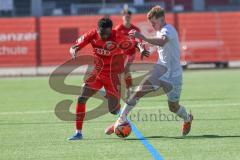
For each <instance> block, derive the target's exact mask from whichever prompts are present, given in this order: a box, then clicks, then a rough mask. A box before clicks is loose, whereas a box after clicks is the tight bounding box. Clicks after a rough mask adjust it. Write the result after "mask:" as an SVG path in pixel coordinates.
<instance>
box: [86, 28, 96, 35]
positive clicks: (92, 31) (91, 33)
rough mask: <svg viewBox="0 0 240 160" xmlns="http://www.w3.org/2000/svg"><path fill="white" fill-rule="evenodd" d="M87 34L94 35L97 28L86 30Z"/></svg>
mask: <svg viewBox="0 0 240 160" xmlns="http://www.w3.org/2000/svg"><path fill="white" fill-rule="evenodd" d="M87 34H88V35H89V36H95V35H96V34H97V29H91V30H89V31H88V32H87Z"/></svg>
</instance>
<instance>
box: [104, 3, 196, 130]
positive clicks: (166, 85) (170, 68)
mask: <svg viewBox="0 0 240 160" xmlns="http://www.w3.org/2000/svg"><path fill="white" fill-rule="evenodd" d="M147 18H148V20H149V22H150V23H151V25H152V27H153V28H154V30H155V31H156V33H157V34H156V37H154V38H147V37H145V36H144V35H142V34H141V33H139V32H137V31H133V32H131V35H132V36H134V37H136V38H139V39H142V40H143V41H145V42H147V43H149V44H151V45H154V46H157V47H158V54H159V59H158V61H157V63H156V64H155V66H154V67H153V69H152V70H151V71H150V72H149V74H148V76H147V77H145V78H144V79H143V80H142V82H141V83H140V85H139V87H138V90H137V91H136V92H135V93H133V94H132V95H131V96H130V98H129V99H128V100H127V101H126V103H125V105H124V107H123V110H122V112H121V114H120V117H119V118H118V120H117V121H116V123H115V127H116V126H118V125H121V124H123V123H124V122H126V121H127V115H128V113H129V112H130V110H131V109H132V108H134V106H135V105H136V104H137V102H138V100H139V99H140V98H141V97H143V96H144V95H146V94H147V93H149V92H152V91H156V90H158V89H159V88H161V87H162V89H163V90H164V92H165V93H166V94H167V97H168V106H169V110H170V111H171V112H173V113H175V114H177V115H178V116H179V117H180V118H182V119H183V125H182V135H187V134H188V133H189V132H190V129H191V123H192V120H193V116H192V114H191V113H190V114H189V113H187V112H186V109H185V107H184V106H182V105H180V104H179V100H180V94H181V89H182V67H181V64H180V48H179V40H178V33H177V31H176V30H175V28H174V27H173V26H172V25H170V24H167V23H166V21H165V11H164V9H163V8H161V7H160V6H155V7H153V8H152V9H151V10H150V11H149V12H148V14H147ZM112 127H113V126H109V127H108V128H107V129H106V131H105V133H106V134H111V132H108V131H110V128H112Z"/></svg>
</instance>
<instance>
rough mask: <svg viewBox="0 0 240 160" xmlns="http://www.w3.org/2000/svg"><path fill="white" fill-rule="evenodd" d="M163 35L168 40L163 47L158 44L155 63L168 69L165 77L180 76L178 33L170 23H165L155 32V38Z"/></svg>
mask: <svg viewBox="0 0 240 160" xmlns="http://www.w3.org/2000/svg"><path fill="white" fill-rule="evenodd" d="M163 35H164V36H166V37H167V38H168V42H167V43H166V44H165V45H164V46H163V47H160V46H158V55H159V58H158V62H157V64H161V65H164V66H165V67H166V68H167V69H168V71H167V73H165V74H164V77H166V78H171V77H178V76H182V67H181V64H180V48H179V40H178V33H177V31H176V30H175V28H174V27H173V26H172V25H170V24H166V25H165V26H164V27H163V28H162V29H161V30H160V31H158V32H157V38H160V37H161V36H163Z"/></svg>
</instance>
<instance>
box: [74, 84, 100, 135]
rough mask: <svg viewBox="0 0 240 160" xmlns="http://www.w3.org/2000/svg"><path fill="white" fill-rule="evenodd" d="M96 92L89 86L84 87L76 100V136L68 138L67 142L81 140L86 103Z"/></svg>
mask: <svg viewBox="0 0 240 160" xmlns="http://www.w3.org/2000/svg"><path fill="white" fill-rule="evenodd" d="M97 91H98V90H96V89H92V88H89V86H87V85H84V87H83V88H82V93H81V95H80V96H79V97H78V99H77V104H76V121H75V125H76V134H75V135H73V137H71V138H69V140H79V139H82V127H83V121H84V118H85V114H86V113H85V112H86V102H87V100H88V99H89V97H91V96H93V95H94V94H95V93H96V92H97Z"/></svg>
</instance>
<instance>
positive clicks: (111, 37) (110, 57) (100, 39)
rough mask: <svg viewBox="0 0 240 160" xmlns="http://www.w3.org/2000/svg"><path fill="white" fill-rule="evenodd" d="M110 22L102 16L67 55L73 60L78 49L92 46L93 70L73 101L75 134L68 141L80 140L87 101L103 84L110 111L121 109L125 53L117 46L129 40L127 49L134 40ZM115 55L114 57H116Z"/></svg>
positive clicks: (116, 111) (144, 52) (116, 112)
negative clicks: (74, 103) (120, 92)
mask: <svg viewBox="0 0 240 160" xmlns="http://www.w3.org/2000/svg"><path fill="white" fill-rule="evenodd" d="M112 26H113V24H112V21H111V19H109V18H101V19H100V20H99V21H98V28H97V29H94V30H91V31H89V32H87V33H86V34H84V35H82V36H81V37H80V38H79V39H78V40H77V42H76V44H75V45H73V46H72V47H71V48H70V54H71V55H72V58H73V59H75V58H76V56H77V52H78V51H79V50H80V49H81V48H83V47H84V46H86V45H87V44H91V45H92V48H93V58H94V69H93V70H92V71H91V73H90V74H89V76H88V78H87V79H86V80H85V83H84V86H83V88H82V93H81V95H80V96H79V97H78V99H77V104H76V133H75V134H74V135H73V136H72V137H71V138H69V140H80V139H82V126H83V121H84V118H85V110H86V102H87V100H88V99H89V97H91V96H93V95H94V94H95V93H96V92H98V90H99V89H100V88H102V87H104V88H105V90H106V93H107V96H106V97H107V99H108V108H109V112H110V113H112V114H118V112H119V110H120V94H119V90H118V87H119V85H120V79H119V74H120V73H121V72H123V71H124V55H125V52H126V51H121V50H122V49H119V47H118V45H119V46H121V45H122V46H123V47H122V48H124V43H121V42H124V40H128V42H132V43H131V44H132V45H131V44H129V45H127V48H126V50H128V49H131V47H133V48H134V47H135V45H136V44H137V43H136V41H135V40H134V39H130V38H128V37H126V36H124V35H122V34H118V32H116V31H115V30H112ZM141 51H142V52H141V53H142V55H145V56H148V52H147V51H145V50H143V49H141ZM115 57H117V58H115Z"/></svg>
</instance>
